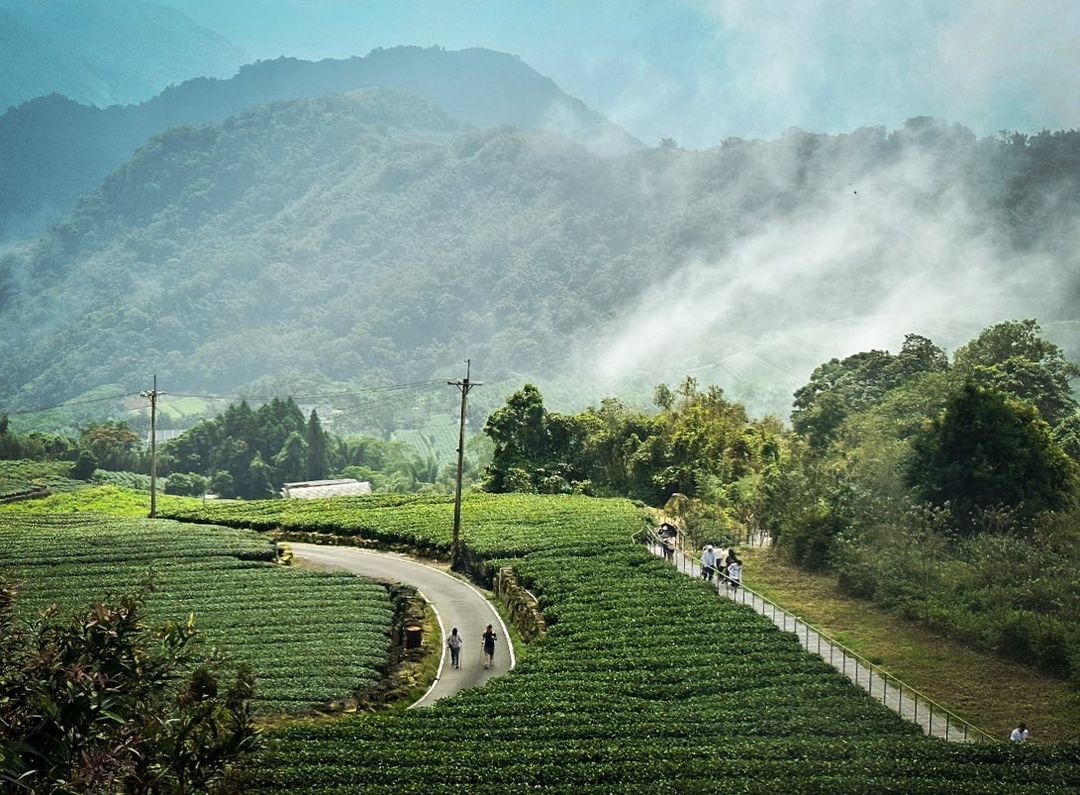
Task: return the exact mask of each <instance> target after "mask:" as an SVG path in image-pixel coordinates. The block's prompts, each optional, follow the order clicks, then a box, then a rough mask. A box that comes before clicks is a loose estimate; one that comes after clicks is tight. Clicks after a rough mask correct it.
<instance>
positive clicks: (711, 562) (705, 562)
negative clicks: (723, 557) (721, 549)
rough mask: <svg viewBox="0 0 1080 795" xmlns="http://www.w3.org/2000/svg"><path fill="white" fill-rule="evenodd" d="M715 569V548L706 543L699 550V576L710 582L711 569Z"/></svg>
mask: <svg viewBox="0 0 1080 795" xmlns="http://www.w3.org/2000/svg"><path fill="white" fill-rule="evenodd" d="M715 569H716V550H715V549H713V545H712V544H706V545H705V549H703V550H702V551H701V577H702V579H703V580H705V581H706V582H712V577H713V571H715Z"/></svg>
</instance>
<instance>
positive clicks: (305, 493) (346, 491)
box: [281, 478, 371, 500]
mask: <svg viewBox="0 0 1080 795" xmlns="http://www.w3.org/2000/svg"><path fill="white" fill-rule="evenodd" d="M365 494H371V484H370V483H368V482H367V481H366V480H354V479H353V478H342V479H341V480H302V481H299V482H297V483H286V484H285V485H284V486H282V487H281V496H282V497H284V498H285V499H287V500H290V499H311V498H313V497H356V496H362V495H365Z"/></svg>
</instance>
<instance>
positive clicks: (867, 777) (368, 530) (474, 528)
mask: <svg viewBox="0 0 1080 795" xmlns="http://www.w3.org/2000/svg"><path fill="white" fill-rule="evenodd" d="M246 508H249V509H251V510H252V513H251V514H250V520H251V521H252V522H253V523H254V524H257V525H259V526H263V527H267V526H275V523H276V524H283V525H285V526H286V527H289V528H304V529H312V528H314V527H318V528H319V529H320V530H321V531H323V532H335V531H336V532H340V533H342V534H344V535H354V534H357V533H363V534H365V535H369V534H370V535H372V536H375V537H378V538H380V539H382V540H393V541H395V542H398V543H405V542H408V541H409V540H410V539H411V540H412V542H413V543H414V544H416V545H417V546H420V547H425V548H430V547H432V546H434V547H437V548H442V549H444V548H445V546H446V544H447V543H448V533H449V529H448V528H449V523H448V522H447V521H446V518H447V517H448V516H449V512H448V509H447V503H446V502H445V501H440V500H438V499H431V498H426V499H416V498H413V499H399V500H396V501H394V500H390V499H387V498H374V499H369V500H368V501H367V502H364V501H351V502H345V501H333V502H324V503H322V504H319V503H317V502H315V501H312V502H309V503H306V504H305V505H304V506H302V507H300V506H298V507H296V508H293V507H292V506H289V505H283V504H281V503H278V504H277V505H276V506H271V505H269V504H258V505H253V506H244V505H231V506H220V508H219V509H220V510H228V511H229V512H230V515H229V517H228V520H229V521H230V522H232V523H236V524H241V523H243V521H244V513H245V509H246ZM214 516H216V517H217V518H221V514H220V513H216V514H214ZM465 517H466V518H465V530H464V533H465V535H464V540H465V542H466V544H467V545H468V546H469V547H470V549H471V550H472V551H473V552H479V551H481V550H482V551H483V554H484V556H485V557H486V558H487V559H488V560H489V561H490V562H491V563H492V564H493V565H512V566H513V567H514V568H515V569H516V570H517V572H518V574H519V576H520V577H521V578H522V580H523V581H524V582H525V583H526V584H527V585H528V586H529V587H530V588H531V589H532V590H533V591H534V592H535V593H536V594H537V595H538V596H539V599H540V604H541V607H542V608H543V610H544V613H545V616H546V617H547V619H548V622H549V625H550V626H549V630H548V632H547V633H546V635H544V637H543V638H542V639H541V640H539V641H537V642H536V643H535V644H534V645H533V646H532V647H531V648H530V649H529V651H528V652H527V654H526V655H525V656H524V658H523V659H522V660H521V662H520V663H519V665H518V667H517V669H516V670H515V671H514V672H512V673H511V674H509V675H508V676H506V677H503V678H501V679H499V680H497V681H493V682H491V683H489V684H488V685H487V686H485V687H484V688H481V689H478V690H473V691H467V692H464V693H462V694H460V695H458V696H455V697H454V698H450V699H446V700H444V701H442V702H440V703H439V704H438V705H436V706H435V707H434V708H432V709H430V710H424V711H411V712H408V713H397V714H385V715H371V716H356V717H351V718H348V719H346V720H343V721H339V722H335V723H333V724H323V725H297V726H293V727H290V728H286V729H282V730H279V731H277V732H274V733H273V734H272V735H271V736H270V737H269V738H268V744H267V747H266V749H265V750H264V752H263V756H262V758H261V759H260V760H259V763H258V764H257V766H256V768H257V770H258V771H259V772H258V775H259V788H260V789H261V790H262V791H266V792H274V791H288V792H321V793H331V792H334V793H336V792H341V793H344V792H363V793H402V792H436V793H439V792H471V791H509V792H520V791H525V790H529V791H542V792H566V793H571V792H573V793H581V792H613V791H619V792H650V793H651V792H669V793H681V792H720V791H723V792H778V791H788V792H808V791H812V792H856V793H860V792H861V793H871V792H873V793H877V792H904V793H912V792H914V793H931V792H932V793H941V792H963V793H965V794H966V795H970V794H971V793H991V792H994V793H996V792H1002V791H1008V792H1010V793H1012V792H1032V793H1034V792H1039V793H1046V792H1062V793H1064V792H1069V793H1071V792H1075V791H1077V789H1078V788H1080V748H1078V747H1077V746H1076V745H1075V744H1074V745H1071V746H1061V747H1056V748H1040V747H1037V746H1030V747H1021V746H1016V745H1009V744H1007V743H1001V744H988V745H981V746H974V745H971V746H962V745H957V744H952V743H945V742H943V741H940V740H935V739H931V738H927V737H925V736H923V735H922V734H921V733H920V732H919V730H918V729H917V728H916V727H915V726H914V725H913V724H909V723H906V722H904V721H902V720H901V719H900V718H899V717H897V716H896V715H895V714H893V713H892V712H890V711H889V710H887V709H886V708H885V707H883V706H882V705H881V704H879V703H877V702H876V701H874V700H871V699H870V698H868V697H867V696H866V695H865V694H864V693H863V692H862V691H861V690H859V689H857V688H855V687H854V686H853V685H852V684H851V683H850V682H848V681H847V680H846V679H844V678H843V677H842V676H840V674H838V673H837V672H835V671H834V670H832V669H831V668H829V667H828V666H827V665H826V664H825V663H824V662H823V661H821V660H820V659H817V658H815V657H813V656H811V655H809V654H807V653H806V652H804V651H803V650H802V649H801V648H800V647H799V645H798V643H797V641H796V640H795V639H794V637H793V636H790V635H787V634H785V633H782V632H780V631H779V630H777V629H776V628H775V627H773V626H772V625H771V624H770V623H769V622H768V621H767V620H765V619H762V618H761V617H760V616H757V615H756V614H754V613H753V612H752V611H751V610H750V609H749V608H745V607H742V606H740V605H736V604H733V603H731V602H728V601H726V600H721V599H719V598H717V597H716V595H715V594H714V593H713V592H712V590H711V589H710V588H709V587H708V586H707V585H705V584H704V583H701V582H699V581H694V580H690V579H689V578H686V577H683V576H681V575H680V574H678V573H677V572H676V571H675V570H674V569H672V568H671V567H670V566H668V565H667V564H665V563H664V562H663V561H661V560H659V559H656V558H654V557H653V556H651V555H650V554H649V553H648V552H647V551H646V550H644V549H643V548H639V547H638V546H637V545H636V544H635V543H634V542H633V541H632V540H631V536H632V535H633V533H634V532H635V530H637V529H638V528H639V527H640V525H641V522H642V517H641V514H640V512H639V510H638V509H637V508H635V507H634V506H633V505H631V504H630V503H628V502H625V501H618V500H611V501H608V500H588V499H587V498H562V497H537V496H522V495H513V496H494V495H478V496H474V497H471V498H470V499H468V500H467V501H466V509H465ZM201 518H202V519H204V520H205V519H208V518H209V516H208V515H202V516H201ZM495 558H502V559H501V560H495Z"/></svg>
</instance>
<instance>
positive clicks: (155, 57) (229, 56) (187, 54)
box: [0, 0, 247, 111]
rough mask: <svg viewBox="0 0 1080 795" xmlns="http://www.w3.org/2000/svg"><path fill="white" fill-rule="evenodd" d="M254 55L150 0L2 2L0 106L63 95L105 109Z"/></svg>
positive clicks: (229, 68)
mask: <svg viewBox="0 0 1080 795" xmlns="http://www.w3.org/2000/svg"><path fill="white" fill-rule="evenodd" d="M245 60H247V59H246V58H245V56H244V54H243V53H242V52H241V51H240V50H238V49H237V48H236V47H235V46H233V45H232V44H231V43H230V42H229V41H228V40H226V39H225V38H224V37H222V36H220V35H218V34H217V33H214V32H212V31H210V30H207V29H206V28H204V27H201V26H199V25H197V24H195V22H193V21H192V20H191V19H190V18H189V17H187V16H186V15H185V14H183V13H181V12H179V11H177V10H175V9H171V8H165V7H163V6H161V5H159V4H157V3H151V2H144V1H143V0H94V2H74V1H73V0H32V2H29V1H28V0H0V111H4V110H7V108H8V107H9V106H11V105H18V104H19V103H21V102H24V101H26V100H29V99H33V98H34V97H40V96H46V95H48V94H53V93H59V94H64V95H65V96H68V97H71V98H72V99H74V100H76V101H78V102H82V103H85V104H88V105H97V106H101V107H105V106H108V105H115V104H127V103H132V102H141V101H143V100H145V99H149V98H150V97H152V96H154V95H155V94H157V93H158V92H160V91H161V90H162V89H164V88H165V87H166V86H169V85H171V84H173V83H177V82H179V81H181V80H187V79H189V78H192V77H201V76H228V75H231V74H233V73H234V72H235V71H236V69H237V68H238V67H239V66H240V65H241V64H242V63H244V61H245Z"/></svg>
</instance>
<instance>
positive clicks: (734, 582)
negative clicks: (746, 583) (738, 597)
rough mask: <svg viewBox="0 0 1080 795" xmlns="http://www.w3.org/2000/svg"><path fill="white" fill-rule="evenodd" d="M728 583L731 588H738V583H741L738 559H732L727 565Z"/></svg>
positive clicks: (740, 568)
mask: <svg viewBox="0 0 1080 795" xmlns="http://www.w3.org/2000/svg"><path fill="white" fill-rule="evenodd" d="M727 576H728V582H729V583H730V584H731V587H732V588H738V587H739V583H741V582H742V561H741V560H739V559H738V558H735V559H733V560H732V561H731V562H730V563H728V565H727Z"/></svg>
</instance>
